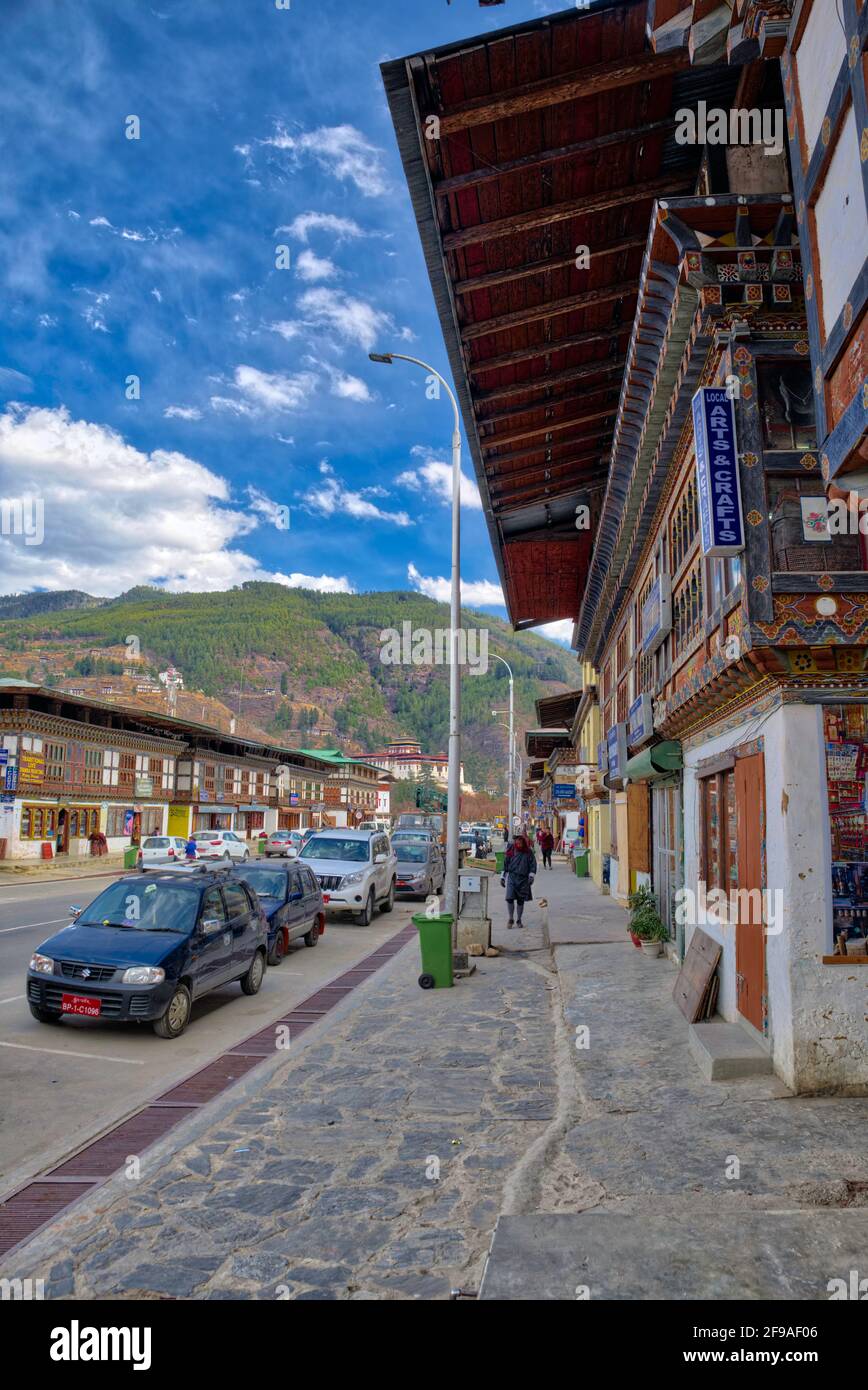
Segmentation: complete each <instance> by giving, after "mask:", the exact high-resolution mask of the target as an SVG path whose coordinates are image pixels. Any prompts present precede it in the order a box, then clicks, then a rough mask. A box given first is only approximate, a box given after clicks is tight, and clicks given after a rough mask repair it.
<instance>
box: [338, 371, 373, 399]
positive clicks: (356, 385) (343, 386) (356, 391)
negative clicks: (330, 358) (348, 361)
mask: <svg viewBox="0 0 868 1390" xmlns="http://www.w3.org/2000/svg"><path fill="white" fill-rule="evenodd" d="M330 375H331V383H332V386H331V390H332V395H333V396H338V397H339V398H340V399H341V400H345V401H360V402H362V403H365V404H366V403H367V402H369V401H372V400H373V399H374V398H373V396H372V395H371V393H370V391H369V390H368V388H367V386H366V384H365V382H364V381H362V379H361V378H360V377H357V376H350V374H349V373H348V372H340V371H337V370H336V369H335V368H331V371H330Z"/></svg>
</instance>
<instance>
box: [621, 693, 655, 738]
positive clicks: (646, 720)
mask: <svg viewBox="0 0 868 1390" xmlns="http://www.w3.org/2000/svg"><path fill="white" fill-rule="evenodd" d="M653 733H654V701H653V700H652V698H651V696H650V695H648V694H645V695H640V696H639V698H638V700H634V701H633V703H632V705H631V706H630V713H629V715H628V717H627V743H628V745H629V746H630V747H631V748H634V747H636V745H637V744H640V743H645V742H647V740H648V739H649V738H650V737H651V735H652V734H653Z"/></svg>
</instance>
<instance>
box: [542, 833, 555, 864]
mask: <svg viewBox="0 0 868 1390" xmlns="http://www.w3.org/2000/svg"><path fill="white" fill-rule="evenodd" d="M539 847H540V850H541V851H542V861H543V868H544V869H550V868H551V866H552V850H553V849H554V847H555V837H554V835H553V834H552V832H551V831H550V830H549V828H548V826H546V828H545V830H544V831H543V833H542V835H541V836H540V842H539Z"/></svg>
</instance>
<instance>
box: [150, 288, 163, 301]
mask: <svg viewBox="0 0 868 1390" xmlns="http://www.w3.org/2000/svg"><path fill="white" fill-rule="evenodd" d="M151 294H152V295H153V296H154V298H155V299H156V301H157V303H158V304H162V302H163V296H162V295H161V294H160V291H159V290H158V289H153V290H151Z"/></svg>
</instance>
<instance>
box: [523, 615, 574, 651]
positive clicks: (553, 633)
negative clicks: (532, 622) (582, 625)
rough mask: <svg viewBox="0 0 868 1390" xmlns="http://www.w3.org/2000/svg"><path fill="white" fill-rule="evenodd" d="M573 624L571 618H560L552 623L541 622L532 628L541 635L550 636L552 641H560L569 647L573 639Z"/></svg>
mask: <svg viewBox="0 0 868 1390" xmlns="http://www.w3.org/2000/svg"><path fill="white" fill-rule="evenodd" d="M574 626H575V624H574V623H573V620H572V618H561V619H559V620H558V621H557V622H554V623H542V624H541V625H540V626H539V627H536V628H534V629H533V630H534V632H538V633H539V634H540V636H541V637H550V638H551V640H552V641H553V642H560V643H562V644H563V645H565V646H567V647H569V646H570V644H571V643H572V640H573V627H574Z"/></svg>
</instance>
